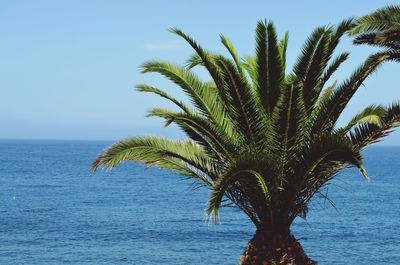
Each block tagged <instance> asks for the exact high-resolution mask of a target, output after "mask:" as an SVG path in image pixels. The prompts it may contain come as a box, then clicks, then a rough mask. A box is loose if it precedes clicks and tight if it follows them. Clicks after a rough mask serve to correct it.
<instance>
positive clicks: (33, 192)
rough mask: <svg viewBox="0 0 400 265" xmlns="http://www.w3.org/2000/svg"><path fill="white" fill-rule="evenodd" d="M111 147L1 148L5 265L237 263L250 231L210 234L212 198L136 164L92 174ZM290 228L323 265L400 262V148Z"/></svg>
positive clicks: (383, 152) (232, 218)
mask: <svg viewBox="0 0 400 265" xmlns="http://www.w3.org/2000/svg"><path fill="white" fill-rule="evenodd" d="M108 144H109V143H107V142H84V141H11V140H7V141H6V140H2V141H0V239H1V243H0V264H166V265H180V264H236V263H237V261H238V258H239V256H240V255H241V253H242V251H243V249H244V247H245V245H246V244H247V241H248V240H249V239H250V238H251V236H252V234H253V232H254V228H253V226H252V225H251V224H250V222H249V221H248V220H247V219H246V217H245V216H244V215H243V214H241V213H240V212H238V211H236V210H234V209H225V210H223V211H222V212H221V217H220V218H221V220H220V224H218V225H217V226H209V225H208V224H207V222H206V220H205V216H204V209H205V205H206V200H207V198H208V192H207V190H201V189H197V190H194V191H193V190H191V182H190V181H186V180H184V179H183V178H182V177H180V176H179V175H176V174H174V173H170V172H167V171H163V170H159V169H146V168H145V167H143V166H142V165H140V164H137V163H130V164H126V165H122V166H120V167H118V168H117V169H116V170H115V171H113V172H111V173H107V172H100V173H96V174H94V175H91V174H90V172H89V167H90V164H91V161H92V160H93V159H94V158H95V157H96V155H98V154H99V153H100V152H101V150H102V149H103V148H104V147H105V146H107V145H108ZM365 164H366V168H367V170H368V172H369V174H370V175H371V176H372V181H371V182H366V181H364V180H363V178H362V177H361V176H360V175H359V174H358V173H357V172H356V171H355V170H348V171H345V172H344V173H343V174H341V175H340V176H339V177H338V179H336V180H335V181H334V182H333V183H332V184H331V185H330V186H329V190H328V195H329V197H330V198H331V199H332V200H333V202H334V203H335V206H336V208H334V207H332V206H331V205H330V204H329V203H327V202H324V200H323V199H317V200H315V201H314V202H313V203H312V205H311V210H310V213H309V217H308V219H307V221H304V220H302V219H299V220H297V221H296V223H295V224H294V226H293V232H294V234H295V235H296V237H297V238H301V242H302V244H303V247H304V248H305V249H306V251H307V253H308V254H309V256H310V257H312V258H313V259H315V260H317V261H319V262H320V263H319V264H322V265H324V264H400V176H399V175H400V147H371V148H370V149H367V150H366V152H365Z"/></svg>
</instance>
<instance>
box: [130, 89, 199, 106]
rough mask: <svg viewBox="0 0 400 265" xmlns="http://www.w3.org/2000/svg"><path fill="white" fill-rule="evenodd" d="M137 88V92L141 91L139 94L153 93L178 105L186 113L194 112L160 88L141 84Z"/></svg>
mask: <svg viewBox="0 0 400 265" xmlns="http://www.w3.org/2000/svg"><path fill="white" fill-rule="evenodd" d="M136 88H137V91H139V92H147V93H153V94H156V95H159V96H160V97H162V98H166V99H168V100H169V101H171V102H173V103H175V105H177V106H178V107H179V108H180V109H182V110H183V111H184V112H186V113H191V112H192V110H191V109H190V107H188V106H187V105H185V103H183V102H182V101H180V100H177V99H175V98H174V97H172V96H170V95H168V94H167V93H165V92H164V91H162V90H161V89H158V88H156V87H153V86H149V85H145V84H139V85H137V86H136Z"/></svg>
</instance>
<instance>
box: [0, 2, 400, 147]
mask: <svg viewBox="0 0 400 265" xmlns="http://www.w3.org/2000/svg"><path fill="white" fill-rule="evenodd" d="M396 2H397V3H398V1H361V0H353V1H348V0H347V1H343V0H340V1H317V0H308V1H266V0H264V1H232V0H230V1H228V0H219V1H211V0H203V1H183V0H182V1H177V0H168V1H165V0H158V1H101V0H97V1H90V0H85V1H73V0H68V1H62V0H60V1H40V0H36V1H28V0H26V1H18V0H0V138H4V139H65V140H78V139H79V140H117V139H121V138H126V137H129V136H136V135H149V134H150V135H157V136H166V137H171V138H179V137H183V134H182V133H181V132H179V130H178V129H177V128H176V127H171V128H170V127H168V128H164V127H163V125H162V122H161V120H158V119H157V118H146V117H145V115H146V113H147V111H148V110H149V109H151V108H152V107H172V106H171V105H170V104H169V103H167V102H166V101H165V100H163V99H161V98H158V97H157V96H155V95H150V94H144V93H139V92H136V91H135V88H134V87H135V85H137V84H140V83H146V84H149V85H155V86H157V87H160V88H162V89H165V90H166V91H168V93H170V94H173V95H176V96H177V97H181V98H183V100H185V97H184V95H183V93H182V92H181V91H180V90H179V89H178V88H177V87H175V86H174V85H173V84H171V83H170V82H168V81H166V80H164V79H162V78H160V77H159V76H157V75H154V74H146V75H143V74H140V65H141V64H143V63H144V62H146V61H148V60H153V59H161V60H169V61H172V62H174V63H179V64H183V63H184V62H185V60H186V59H187V58H188V57H189V56H190V55H191V54H192V50H191V49H190V48H189V47H188V46H187V45H186V43H185V42H184V41H182V40H181V39H179V38H178V37H177V36H175V35H172V34H171V33H169V32H168V28H170V27H178V28H181V29H182V30H184V31H185V32H186V33H188V34H189V35H191V36H192V37H193V38H195V39H196V40H197V41H198V42H199V43H200V44H201V45H202V46H203V47H204V48H206V49H208V50H211V51H216V52H225V50H224V49H223V47H222V45H221V44H220V42H219V35H220V34H221V33H222V34H224V35H225V36H227V37H229V38H230V39H231V40H232V42H233V43H234V45H235V47H236V49H237V50H238V51H239V53H240V54H241V55H243V56H244V55H252V54H254V46H255V45H254V30H255V26H256V23H257V21H258V20H260V19H267V20H272V21H273V22H274V24H275V26H276V27H277V30H278V34H279V35H280V36H282V35H283V34H284V33H285V32H286V31H289V36H290V37H289V46H288V54H287V57H288V64H287V65H288V66H289V67H288V69H290V66H291V65H292V64H293V63H294V61H295V59H296V58H297V56H298V55H299V52H300V50H301V47H302V44H303V42H304V41H305V39H306V38H307V36H308V35H309V34H310V33H311V32H312V30H313V29H314V28H315V27H317V26H322V25H335V24H337V23H339V22H340V21H341V20H343V19H345V18H349V17H354V16H360V15H364V14H367V13H369V12H372V11H374V10H376V9H377V8H380V7H383V6H385V5H388V4H396ZM338 51H349V52H351V56H350V59H349V61H348V62H347V63H346V64H345V65H344V66H343V67H342V68H341V70H340V71H339V72H338V74H337V75H336V76H335V78H336V79H338V80H339V81H340V80H343V79H345V78H346V77H348V76H349V75H350V74H351V72H352V71H353V70H354V69H355V68H356V67H357V66H358V65H359V64H360V63H361V62H362V61H363V60H364V59H365V58H366V57H367V56H368V55H369V54H371V53H372V52H373V51H375V50H374V49H373V48H371V47H363V46H353V45H352V44H351V41H350V39H348V38H345V39H344V40H343V42H342V43H341V45H340V46H339V49H338ZM399 73H400V64H399V63H387V64H386V65H384V66H383V67H382V68H381V69H380V70H379V71H378V72H377V73H376V74H374V75H373V76H371V77H370V78H369V79H368V80H367V81H366V82H365V83H364V86H363V87H361V88H360V90H359V91H358V92H357V94H356V96H355V97H354V98H353V100H352V102H351V103H350V105H349V107H348V108H347V109H346V111H345V113H344V115H343V120H342V122H345V121H346V120H348V119H350V117H351V115H352V114H355V113H357V112H358V111H360V110H361V109H362V108H363V107H364V106H366V105H368V104H389V103H391V102H393V101H396V100H398V99H400V89H399V87H398V83H399V80H400V75H399ZM199 74H200V75H201V76H204V77H206V76H205V75H204V73H199ZM399 131H400V129H399ZM399 131H397V132H395V133H393V134H392V135H391V136H389V137H388V138H387V139H386V140H385V142H384V143H385V144H388V145H399V144H400V132H399Z"/></svg>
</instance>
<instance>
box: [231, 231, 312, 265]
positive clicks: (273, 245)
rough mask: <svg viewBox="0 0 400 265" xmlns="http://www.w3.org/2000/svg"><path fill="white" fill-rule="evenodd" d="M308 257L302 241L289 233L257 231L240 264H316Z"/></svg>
mask: <svg viewBox="0 0 400 265" xmlns="http://www.w3.org/2000/svg"><path fill="white" fill-rule="evenodd" d="M316 264H317V263H316V262H315V261H313V260H311V259H310V258H308V257H307V255H306V253H305V252H304V250H303V248H302V247H301V245H300V243H299V242H298V241H297V240H296V238H295V237H294V236H293V235H291V234H290V233H288V234H287V235H284V236H282V235H272V234H271V233H268V232H265V231H259V230H258V231H257V232H256V233H255V235H254V237H253V238H252V239H251V240H250V241H249V244H248V245H247V248H246V250H245V251H244V253H243V256H242V257H241V258H240V262H239V265H316Z"/></svg>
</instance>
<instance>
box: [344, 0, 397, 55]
mask: <svg viewBox="0 0 400 265" xmlns="http://www.w3.org/2000/svg"><path fill="white" fill-rule="evenodd" d="M349 35H351V36H356V37H355V39H354V44H369V45H373V46H378V47H383V48H385V49H386V50H387V52H390V53H392V56H396V57H397V60H398V59H399V58H400V6H387V7H384V8H381V9H378V10H376V11H375V12H372V13H371V14H368V15H365V16H363V17H360V18H359V19H357V20H356V21H355V22H354V25H353V28H352V29H351V30H350V31H349Z"/></svg>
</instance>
